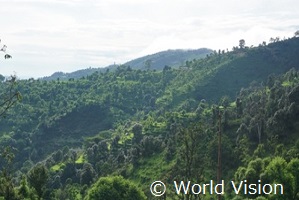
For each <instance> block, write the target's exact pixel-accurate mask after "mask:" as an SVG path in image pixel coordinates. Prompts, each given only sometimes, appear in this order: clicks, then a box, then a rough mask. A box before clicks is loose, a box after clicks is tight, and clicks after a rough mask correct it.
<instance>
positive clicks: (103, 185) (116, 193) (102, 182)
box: [84, 176, 146, 200]
mask: <svg viewBox="0 0 299 200" xmlns="http://www.w3.org/2000/svg"><path fill="white" fill-rule="evenodd" d="M84 199H85V200H89V199H105V200H142V199H146V197H145V195H144V194H143V192H142V191H140V190H139V189H138V188H137V187H136V186H135V185H134V184H132V183H131V182H130V181H128V180H126V179H124V178H122V177H120V176H116V177H102V178H100V179H99V180H98V181H97V182H96V183H95V184H94V185H93V186H92V187H91V189H90V190H89V191H88V194H87V196H86V197H85V198H84Z"/></svg>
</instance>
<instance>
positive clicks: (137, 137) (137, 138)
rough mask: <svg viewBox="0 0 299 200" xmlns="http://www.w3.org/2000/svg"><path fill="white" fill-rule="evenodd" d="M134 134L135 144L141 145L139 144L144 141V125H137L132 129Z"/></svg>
mask: <svg viewBox="0 0 299 200" xmlns="http://www.w3.org/2000/svg"><path fill="white" fill-rule="evenodd" d="M132 132H133V133H134V138H133V142H134V143H135V144H139V142H140V141H141V140H142V125H141V124H138V123H136V124H135V125H134V126H133V128H132Z"/></svg>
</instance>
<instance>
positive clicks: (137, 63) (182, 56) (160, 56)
mask: <svg viewBox="0 0 299 200" xmlns="http://www.w3.org/2000/svg"><path fill="white" fill-rule="evenodd" d="M212 52H213V51H212V50H211V49H207V48H201V49H193V50H191V49H190V50H183V49H176V50H167V51H161V52H158V53H155V54H151V55H147V56H143V57H140V58H136V59H134V60H131V61H129V62H126V63H124V65H126V66H130V67H131V68H132V69H152V70H154V69H156V70H162V69H163V68H164V67H165V66H166V65H167V66H170V67H173V68H177V67H179V66H182V65H184V64H185V62H186V61H191V60H194V59H200V58H204V57H205V56H206V55H208V54H210V53H212ZM117 66H118V65H109V66H107V67H104V68H91V67H89V68H86V69H81V70H77V71H74V72H70V73H64V72H55V73H54V74H52V75H51V76H48V77H43V78H41V79H43V80H57V79H61V80H67V79H70V78H74V79H77V78H81V77H83V76H88V75H91V74H92V73H94V72H96V71H99V72H105V71H106V70H108V69H109V70H114V69H116V68H117Z"/></svg>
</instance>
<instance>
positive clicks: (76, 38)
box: [0, 0, 299, 78]
mask: <svg viewBox="0 0 299 200" xmlns="http://www.w3.org/2000/svg"><path fill="white" fill-rule="evenodd" d="M0 5H1V6H0V13H1V17H0V26H1V30H0V39H1V40H2V41H1V45H3V44H6V45H7V47H8V49H7V53H9V54H11V55H12V57H13V59H10V60H4V58H3V53H2V55H0V56H1V57H0V74H3V75H10V74H14V73H16V74H17V76H19V77H25V78H29V77H34V78H37V77H41V76H49V75H51V74H52V73H53V72H55V71H63V72H71V71H75V70H78V69H84V68H87V67H90V66H91V67H105V66H107V65H110V64H113V63H116V64H121V63H124V62H126V61H129V60H132V59H134V58H137V57H140V56H144V55H147V54H152V53H155V52H158V51H161V50H167V49H178V48H189V49H196V48H201V47H207V48H211V49H216V50H218V49H227V48H228V49H231V48H232V47H233V46H237V45H238V41H239V39H245V41H246V44H247V45H248V46H250V45H258V44H259V43H261V42H262V41H266V42H268V41H269V38H270V37H277V36H279V37H281V38H283V37H292V36H293V34H294V32H295V31H296V30H299V12H298V10H299V1H298V0H279V1H278V0H248V1H241V0H106V1H104V0H0ZM0 53H1V52H0Z"/></svg>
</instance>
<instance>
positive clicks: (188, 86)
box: [0, 37, 299, 200]
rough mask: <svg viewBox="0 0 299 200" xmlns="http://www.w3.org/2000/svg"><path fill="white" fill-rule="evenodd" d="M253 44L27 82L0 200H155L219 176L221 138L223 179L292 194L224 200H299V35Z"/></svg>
mask: <svg viewBox="0 0 299 200" xmlns="http://www.w3.org/2000/svg"><path fill="white" fill-rule="evenodd" d="M245 44H246V43H245V40H244V41H243V40H240V44H239V47H234V48H233V51H218V52H216V51H215V52H213V53H211V54H208V55H207V56H206V57H205V58H203V59H194V60H190V61H187V62H184V63H183V64H182V65H181V66H179V67H177V68H171V67H169V66H165V67H164V68H163V70H160V71H159V70H150V68H151V67H149V66H147V67H148V68H149V69H148V70H140V69H137V70H135V69H132V68H131V67H130V66H125V65H122V66H118V67H117V68H116V69H115V70H114V71H111V72H109V71H105V72H95V73H93V74H91V75H88V76H84V77H81V78H78V79H73V78H71V79H68V80H62V79H57V80H51V81H45V80H41V79H37V80H35V79H28V80H17V81H16V82H15V83H17V84H14V85H13V87H12V88H13V90H11V91H14V92H13V93H11V94H17V95H16V96H13V98H12V100H13V102H14V103H13V104H9V106H8V107H7V109H6V107H5V105H7V104H3V105H1V109H4V110H3V111H4V113H5V115H4V116H5V117H3V118H1V119H0V127H1V129H0V146H1V150H0V152H1V159H0V171H1V173H0V199H1V198H4V199H152V198H153V196H152V194H151V193H150V190H149V186H150V185H151V183H152V182H153V181H157V180H161V181H163V182H164V183H165V184H166V185H167V186H169V188H171V186H172V185H173V181H174V180H177V181H181V180H182V181H188V180H189V181H192V182H194V183H199V184H203V183H208V182H209V181H210V180H215V181H216V180H217V166H218V147H219V135H220V133H221V163H222V165H221V166H222V167H221V171H222V173H221V174H220V176H221V179H223V180H225V182H226V183H229V182H230V181H231V180H234V181H235V182H236V183H237V184H239V183H241V182H242V181H243V180H247V182H248V184H249V183H257V182H258V181H259V180H261V182H262V183H267V184H276V183H281V184H283V185H284V188H285V190H284V195H278V194H276V195H275V194H265V193H263V194H248V193H247V194H245V193H244V192H243V193H241V194H239V195H236V194H235V193H234V192H233V190H232V189H231V188H229V187H226V189H225V194H224V195H223V199H235V200H236V199H290V200H295V199H298V198H299V187H298V185H299V182H298V180H299V177H298V174H299V161H298V157H299V138H298V131H299V117H298V116H299V71H298V69H299V57H298V55H299V38H297V37H294V38H291V39H287V40H283V41H274V42H272V43H270V44H268V45H265V43H263V44H261V45H260V46H259V47H252V48H248V47H247V46H245ZM149 64H150V65H152V63H150V62H148V63H147V65H149ZM140 67H143V66H140ZM14 81H15V80H14ZM9 83H11V82H8V81H4V80H2V81H1V82H0V94H1V97H5V94H9V93H8V92H7V91H9V88H10V87H9V86H11V85H9ZM20 94H22V99H21V98H20V97H21V96H20ZM18 97H19V98H18ZM218 175H219V174H218ZM161 198H163V199H211V198H212V199H213V198H214V199H215V198H216V195H215V194H213V195H208V194H207V195H204V194H198V195H193V194H191V193H189V194H186V195H177V194H175V191H174V190H171V189H169V190H167V192H166V194H165V195H164V196H163V197H161Z"/></svg>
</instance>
